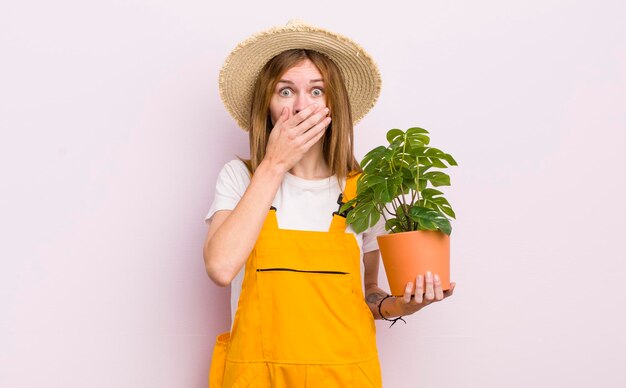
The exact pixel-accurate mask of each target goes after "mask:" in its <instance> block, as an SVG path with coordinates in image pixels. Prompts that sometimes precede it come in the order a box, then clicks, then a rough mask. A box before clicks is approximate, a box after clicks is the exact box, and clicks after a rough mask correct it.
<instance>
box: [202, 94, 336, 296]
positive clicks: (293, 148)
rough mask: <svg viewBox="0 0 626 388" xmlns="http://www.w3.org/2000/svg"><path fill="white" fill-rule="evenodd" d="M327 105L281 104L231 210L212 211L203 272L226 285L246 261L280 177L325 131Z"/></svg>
mask: <svg viewBox="0 0 626 388" xmlns="http://www.w3.org/2000/svg"><path fill="white" fill-rule="evenodd" d="M327 113H328V110H327V109H326V110H325V109H322V108H320V109H318V107H317V105H311V106H309V107H307V108H305V109H303V110H302V111H300V112H299V113H297V114H295V115H293V116H291V113H290V112H289V110H288V109H283V112H282V114H281V116H280V117H279V119H278V120H277V121H276V125H275V126H274V128H273V129H272V131H271V133H270V136H269V139H268V144H267V150H266V151H267V152H266V154H265V157H264V159H263V161H261V163H260V164H259V166H258V167H257V169H256V171H255V173H254V175H253V176H252V179H251V180H250V184H249V185H248V188H247V189H246V191H245V192H244V194H243V195H242V197H241V199H240V200H239V202H238V203H237V205H236V206H235V208H234V209H233V210H220V211H218V212H216V213H215V214H214V215H213V219H212V221H211V225H210V226H209V230H208V232H207V237H206V240H205V242H204V247H203V256H204V265H205V267H206V271H207V274H208V275H209V277H210V278H211V280H213V281H214V282H215V283H216V284H218V285H220V286H227V285H229V284H230V282H231V281H232V280H233V278H234V277H235V276H236V275H237V273H238V272H239V270H241V268H242V267H243V265H244V264H245V262H246V260H247V258H248V256H249V255H250V252H252V249H253V248H254V244H255V243H256V240H257V238H258V236H259V233H260V232H261V228H262V227H263V222H264V221H265V217H266V216H267V212H268V211H269V208H270V206H271V204H272V201H273V199H274V196H275V195H276V192H277V191H278V188H279V187H280V184H281V182H282V180H283V177H284V175H285V173H286V172H287V171H289V170H290V169H291V168H292V167H293V166H294V165H295V164H296V163H298V161H300V159H301V158H302V156H303V155H304V153H305V152H306V151H308V150H309V148H311V146H312V145H313V144H315V143H316V142H317V141H318V140H319V139H320V138H321V137H322V135H323V134H324V130H325V128H326V127H327V126H328V124H329V123H330V118H328V117H326V114H327Z"/></svg>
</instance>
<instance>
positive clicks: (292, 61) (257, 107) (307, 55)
mask: <svg viewBox="0 0 626 388" xmlns="http://www.w3.org/2000/svg"><path fill="white" fill-rule="evenodd" d="M305 59H309V60H311V62H313V64H314V65H315V66H316V67H317V69H318V70H319V72H320V73H321V75H322V78H323V79H324V91H325V96H326V106H327V107H328V108H329V109H330V115H331V119H332V120H331V124H330V125H329V126H328V128H327V129H326V132H325V133H324V135H323V137H322V142H323V146H322V154H323V157H324V160H325V161H326V163H327V164H328V167H329V168H330V171H331V172H332V173H333V174H334V175H336V176H337V179H338V180H339V179H341V178H345V177H347V176H348V174H350V173H356V172H361V171H362V169H361V167H360V166H359V163H358V161H357V160H356V158H355V157H354V128H353V125H352V111H351V109H350V100H349V98H348V91H347V90H346V86H345V84H344V81H343V77H342V76H341V72H340V71H339V68H338V67H337V65H335V63H334V62H333V61H332V60H330V59H329V58H328V57H326V56H325V55H323V54H320V53H318V52H316V51H312V50H301V49H295V50H287V51H284V52H282V53H280V54H278V55H277V56H275V57H274V58H272V59H271V60H270V61H269V62H267V64H266V65H265V67H263V69H262V70H261V73H260V74H259V77H258V78H257V81H256V84H255V86H254V94H253V96H252V106H251V110H250V128H248V135H249V140H250V159H248V160H245V159H242V161H243V162H244V163H245V164H246V165H247V167H248V170H250V172H251V173H252V174H253V173H254V171H255V170H256V169H257V167H258V166H259V164H260V163H261V161H262V160H263V158H264V157H265V151H266V148H267V142H268V139H269V136H270V132H271V131H272V127H273V125H272V122H271V119H270V115H269V106H270V101H271V99H272V94H273V93H274V89H275V88H276V84H277V83H278V81H279V80H280V77H281V76H282V75H283V74H285V72H286V71H287V70H289V69H290V68H292V67H293V66H295V65H297V64H299V63H300V62H302V61H303V60H305Z"/></svg>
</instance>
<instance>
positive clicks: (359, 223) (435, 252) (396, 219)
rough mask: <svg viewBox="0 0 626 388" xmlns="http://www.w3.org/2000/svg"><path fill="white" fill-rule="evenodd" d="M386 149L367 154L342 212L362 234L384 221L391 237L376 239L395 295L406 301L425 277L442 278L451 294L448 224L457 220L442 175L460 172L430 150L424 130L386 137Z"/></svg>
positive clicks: (446, 178) (446, 179)
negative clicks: (419, 277) (409, 286)
mask: <svg viewBox="0 0 626 388" xmlns="http://www.w3.org/2000/svg"><path fill="white" fill-rule="evenodd" d="M387 141H388V142H389V145H388V146H386V147H385V146H379V147H376V148H374V149H373V150H371V151H370V152H368V153H367V154H366V155H365V157H364V158H363V160H362V161H361V167H362V168H363V174H361V176H360V177H359V179H358V181H357V194H356V197H354V198H353V199H351V200H350V201H348V202H346V203H345V204H344V205H343V206H342V207H341V209H340V211H341V212H344V211H348V210H349V212H348V215H347V217H346V222H347V223H348V224H351V225H352V227H353V229H354V230H355V231H356V232H357V233H360V232H362V231H364V230H365V229H367V228H368V227H369V226H372V225H374V224H376V222H378V220H379V219H380V217H381V216H382V217H383V218H384V220H385V229H386V230H387V231H389V234H386V235H381V236H378V237H377V239H378V245H379V247H380V251H381V255H382V259H383V264H384V266H385V272H386V273H387V279H388V280H389V287H390V288H391V293H392V295H396V296H399V295H403V294H404V288H405V287H406V284H407V282H409V281H411V282H413V281H415V278H416V276H417V275H418V274H424V273H425V272H426V271H431V272H432V273H437V274H439V276H440V278H441V282H442V285H443V289H444V290H447V289H449V288H450V233H451V232H452V227H451V225H450V218H455V217H456V215H455V214H454V211H453V210H452V207H451V206H450V203H449V202H448V200H446V199H445V198H444V197H443V193H442V192H441V191H439V190H437V189H435V188H434V187H440V186H449V185H450V176H449V175H447V174H446V173H444V172H443V171H439V170H441V169H445V168H448V167H450V166H456V165H457V163H456V161H455V160H454V158H453V157H452V156H451V155H450V154H447V153H445V152H443V151H441V150H439V149H437V148H433V147H431V146H429V144H430V137H429V133H428V131H427V130H425V129H423V128H417V127H414V128H409V129H408V130H406V131H402V130H400V129H391V130H390V131H388V132H387Z"/></svg>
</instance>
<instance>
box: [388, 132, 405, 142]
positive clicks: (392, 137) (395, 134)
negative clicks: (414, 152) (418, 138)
mask: <svg viewBox="0 0 626 388" xmlns="http://www.w3.org/2000/svg"><path fill="white" fill-rule="evenodd" d="M399 136H404V131H402V130H401V129H397V128H394V129H390V130H389V131H388V132H387V141H388V142H389V143H393V141H394V140H395V139H396V138H397V137H399Z"/></svg>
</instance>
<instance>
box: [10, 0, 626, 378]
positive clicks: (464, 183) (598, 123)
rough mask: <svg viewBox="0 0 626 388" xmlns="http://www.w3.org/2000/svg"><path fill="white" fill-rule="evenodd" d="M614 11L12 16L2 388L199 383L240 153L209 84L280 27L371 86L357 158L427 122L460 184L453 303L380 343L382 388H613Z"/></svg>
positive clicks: (620, 347) (617, 279)
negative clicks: (355, 48)
mask: <svg viewBox="0 0 626 388" xmlns="http://www.w3.org/2000/svg"><path fill="white" fill-rule="evenodd" d="M625 4H626V3H624V2H623V1H621V0H616V1H564V0H563V1H557V0H543V1H526V2H521V1H520V2H502V1H495V0H493V1H486V0H477V1H446V0H440V1H406V2H392V1H391V2H390V1H387V2H370V3H367V2H363V1H336V0H335V1H317V2H306V3H305V2H300V3H294V2H291V1H289V2H288V1H284V2H272V1H265V2H246V3H244V2H236V1H226V2H220V3H219V4H217V3H216V2H209V1H192V0H190V1H182V2H181V1H147V0H144V1H138V0H134V1H129V0H123V1H122V0H113V1H100V2H94V1H78V0H74V1H70V0H59V1H54V2H51V1H42V0H34V1H28V0H27V1H19V2H17V1H14V2H3V4H2V5H1V6H0V56H1V60H0V127H1V130H2V138H1V141H0V169H1V179H0V189H1V191H0V192H1V196H0V226H1V228H2V230H1V231H2V243H1V244H0V259H1V260H2V261H1V262H2V267H1V270H0V316H1V318H0V386H2V387H11V388H17V387H63V388H73V387H81V388H82V387H94V388H95V387H106V388H110V387H129V388H135V387H136V388H141V387H152V388H157V387H172V388H181V387H192V388H201V387H205V386H206V380H207V374H208V368H209V362H210V357H211V350H212V345H213V339H214V336H215V335H216V334H217V333H219V332H221V331H223V330H225V329H226V328H227V327H228V322H229V316H228V311H229V310H228V290H226V289H221V288H218V287H216V286H214V285H213V284H212V283H211V282H210V280H209V279H208V277H207V276H206V275H205V271H204V266H203V261H202V254H201V251H202V243H203V241H204V236H205V233H206V227H205V224H204V220H203V219H204V215H205V212H206V211H207V209H208V207H209V204H210V202H211V200H212V196H213V187H214V182H215V178H216V174H217V172H218V171H219V169H220V167H221V166H222V164H223V163H224V162H226V161H228V160H230V159H232V158H233V157H234V156H235V154H239V155H244V156H245V155H246V152H247V146H246V143H247V138H246V136H245V134H244V133H243V132H242V131H240V130H238V129H237V128H236V127H235V124H234V122H233V121H232V120H231V119H230V117H229V116H228V115H227V113H226V112H225V110H224V108H223V107H222V105H221V103H220V100H219V97H218V91H217V74H218V71H219V68H220V66H221V64H222V61H223V59H224V58H225V57H226V55H227V54H228V52H229V51H230V50H231V49H232V47H233V46H234V45H235V44H236V43H237V42H238V41H240V40H242V39H244V38H246V37H247V36H248V35H250V34H251V33H253V32H256V31H259V30H263V29H265V28H267V27H269V26H271V25H275V24H282V23H284V22H286V21H287V20H288V19H290V18H294V17H297V18H301V19H304V20H306V21H309V22H310V23H313V24H316V25H320V26H324V27H327V28H329V29H331V30H335V31H339V32H342V33H344V34H346V35H348V36H350V37H352V38H354V39H355V40H357V41H359V42H360V43H361V44H362V45H363V46H364V47H365V48H366V49H367V50H368V51H369V52H371V54H372V55H373V56H374V57H375V58H376V59H377V61H378V63H379V65H380V69H381V72H382V75H383V80H384V86H383V91H382V95H381V97H380V101H379V103H378V105H377V107H376V108H375V109H374V110H373V111H372V112H371V113H370V115H369V116H367V118H366V119H365V120H363V121H362V122H361V123H360V124H359V125H358V128H357V140H356V141H357V144H356V145H357V154H358V156H359V157H361V156H362V155H363V154H364V153H365V151H367V150H368V149H370V148H372V147H373V146H375V145H378V144H379V143H381V142H383V141H384V133H385V132H386V130H387V129H389V128H393V127H399V128H408V127H409V126H413V125H420V126H423V127H425V128H428V129H429V130H431V132H432V139H433V144H434V145H436V146H439V147H440V148H442V149H444V150H446V151H448V152H450V153H452V154H453V155H454V156H455V157H456V158H457V159H458V161H459V163H460V167H458V168H456V169H454V170H452V171H451V174H452V178H453V186H452V187H451V188H448V189H446V193H447V196H448V198H449V199H450V201H451V202H452V204H453V206H454V208H455V210H456V211H457V214H458V221H456V222H455V223H454V232H453V235H452V237H453V240H452V241H453V247H452V249H453V278H454V279H455V280H456V281H457V282H458V288H457V293H456V295H455V296H454V297H453V298H451V299H450V300H449V301H447V302H446V303H442V304H440V305H435V306H432V307H429V308H428V309H427V310H424V311H422V312H420V313H418V314H417V315H415V316H412V317H409V318H408V319H407V321H408V324H407V325H403V324H401V323H400V324H398V325H397V326H395V327H393V328H392V329H388V328H387V326H388V325H387V323H385V322H380V323H378V343H379V347H380V356H381V360H382V368H383V378H384V381H385V386H386V387H402V386H410V387H414V386H415V387H458V388H468V387H493V388H499V387H515V388H518V387H519V388H527V387H587V386H594V387H616V388H617V387H624V386H626V375H625V373H626V372H625V370H624V363H625V362H626V351H625V350H624V347H625V346H626V336H625V335H624V327H626V318H625V317H624V314H623V310H624V306H625V305H626V292H624V287H623V286H622V281H623V279H624V275H625V272H626V263H625V260H626V255H625V250H624V248H623V243H624V231H625V230H626V228H625V221H624V218H625V216H626V214H625V213H626V212H625V210H626V206H625V205H624V199H625V196H626V190H625V184H624V172H623V166H624V165H625V163H624V160H623V153H624V149H625V147H626V141H625V135H624V132H625V131H626V43H625V42H626V23H624V16H625V15H626V5H625ZM381 283H384V277H383V274H381Z"/></svg>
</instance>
